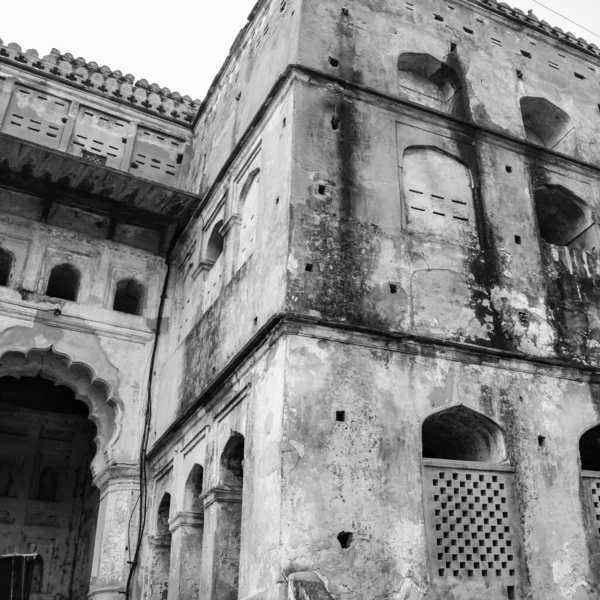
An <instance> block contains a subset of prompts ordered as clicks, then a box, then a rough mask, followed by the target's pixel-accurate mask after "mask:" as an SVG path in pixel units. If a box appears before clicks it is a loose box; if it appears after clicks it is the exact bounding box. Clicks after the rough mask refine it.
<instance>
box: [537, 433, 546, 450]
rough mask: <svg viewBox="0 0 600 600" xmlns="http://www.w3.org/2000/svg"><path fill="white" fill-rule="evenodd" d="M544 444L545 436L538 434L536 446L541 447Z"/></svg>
mask: <svg viewBox="0 0 600 600" xmlns="http://www.w3.org/2000/svg"><path fill="white" fill-rule="evenodd" d="M545 445H546V438H545V437H544V436H543V435H538V447H539V448H543V447H544V446H545Z"/></svg>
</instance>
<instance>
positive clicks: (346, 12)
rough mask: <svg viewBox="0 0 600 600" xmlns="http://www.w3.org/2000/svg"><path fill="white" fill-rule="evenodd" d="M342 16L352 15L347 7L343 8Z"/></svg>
mask: <svg viewBox="0 0 600 600" xmlns="http://www.w3.org/2000/svg"><path fill="white" fill-rule="evenodd" d="M342 14H343V15H344V16H345V17H347V16H349V15H350V11H349V10H348V9H347V8H346V7H345V6H342Z"/></svg>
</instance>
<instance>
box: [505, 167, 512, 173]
mask: <svg viewBox="0 0 600 600" xmlns="http://www.w3.org/2000/svg"><path fill="white" fill-rule="evenodd" d="M506 172H507V173H512V167H511V166H510V165H506Z"/></svg>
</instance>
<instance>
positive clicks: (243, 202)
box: [238, 169, 260, 266]
mask: <svg viewBox="0 0 600 600" xmlns="http://www.w3.org/2000/svg"><path fill="white" fill-rule="evenodd" d="M259 184H260V170H259V169H255V170H254V171H252V173H250V175H248V178H247V179H246V182H245V183H244V186H243V188H242V192H241V194H240V213H241V215H242V222H241V225H240V259H239V264H238V266H242V265H243V264H244V263H245V262H246V261H247V260H248V259H249V258H250V256H251V255H252V253H253V252H254V247H255V246H256V221H257V213H258V200H259V187H260V185H259Z"/></svg>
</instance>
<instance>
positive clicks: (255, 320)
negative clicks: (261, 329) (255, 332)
mask: <svg viewBox="0 0 600 600" xmlns="http://www.w3.org/2000/svg"><path fill="white" fill-rule="evenodd" d="M257 325H258V317H254V327H256V326H257Z"/></svg>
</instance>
